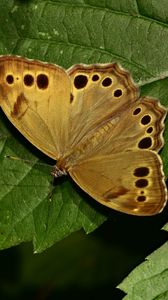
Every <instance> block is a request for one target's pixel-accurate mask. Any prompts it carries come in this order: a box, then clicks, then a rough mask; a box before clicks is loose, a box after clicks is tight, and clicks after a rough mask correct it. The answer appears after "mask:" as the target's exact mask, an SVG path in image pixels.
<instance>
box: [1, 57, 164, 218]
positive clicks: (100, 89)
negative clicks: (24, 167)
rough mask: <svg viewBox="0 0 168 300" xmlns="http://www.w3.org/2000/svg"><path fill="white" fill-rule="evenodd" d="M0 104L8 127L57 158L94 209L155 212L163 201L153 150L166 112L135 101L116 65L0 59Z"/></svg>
mask: <svg viewBox="0 0 168 300" xmlns="http://www.w3.org/2000/svg"><path fill="white" fill-rule="evenodd" d="M0 105H1V108H2V110H3V111H4V113H5V114H6V116H7V117H8V119H9V120H10V121H11V122H12V124H13V125H14V126H15V127H16V128H17V129H18V130H19V131H20V132H21V133H22V134H23V135H24V136H25V137H26V138H27V139H28V140H29V141H30V142H31V143H32V144H33V145H35V146H36V147H37V148H38V149H40V150H41V151H42V152H43V153H45V154H46V155H48V156H49V157H51V158H52V159H54V160H56V161H57V162H56V165H55V167H54V171H53V175H54V176H55V177H58V176H61V175H66V174H69V175H70V176H71V177H72V178H73V180H74V181H75V182H76V183H77V184H78V185H79V186H80V187H81V188H82V189H83V190H84V191H86V192H87V193H88V194H89V195H90V196H91V197H92V198H94V199H95V200H97V201H98V202H100V203H101V204H103V205H105V206H107V207H109V208H112V209H115V210H117V211H120V212H124V213H127V214H132V215H139V216H140V215H142V216H147V215H154V214H157V213H159V212H161V211H162V210H163V208H164V206H165V205H166V202H167V189H166V185H165V177H164V173H163V166H162V161H161V158H160V156H159V155H158V152H159V150H160V149H161V148H162V147H163V143H164V141H163V130H164V120H165V117H166V112H167V110H166V108H164V107H163V106H162V105H161V104H160V102H159V101H158V100H154V99H151V98H149V97H140V96H139V89H138V87H137V86H136V85H135V84H134V82H133V80H132V78H131V75H130V73H129V72H128V71H126V70H124V69H123V68H122V67H121V66H120V65H119V64H117V63H108V64H92V65H83V64H77V65H74V66H72V67H71V68H70V69H68V70H64V69H63V68H61V67H59V66H57V65H54V64H49V63H44V62H40V61H35V60H29V59H26V58H22V57H18V56H1V57H0Z"/></svg>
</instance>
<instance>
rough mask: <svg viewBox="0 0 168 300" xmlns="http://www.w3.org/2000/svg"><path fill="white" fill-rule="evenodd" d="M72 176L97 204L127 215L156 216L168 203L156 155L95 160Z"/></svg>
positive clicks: (73, 170) (75, 168)
mask: <svg viewBox="0 0 168 300" xmlns="http://www.w3.org/2000/svg"><path fill="white" fill-rule="evenodd" d="M69 173H70V175H71V176H72V178H73V180H74V181H75V182H76V183H77V184H78V185H79V186H80V187H81V188H82V189H83V190H84V191H86V192H87V193H88V194H89V195H90V196H92V197H93V198H94V199H95V200H97V201H98V202H100V203H101V204H103V205H105V206H108V207H110V208H112V209H115V210H118V211H121V212H124V213H127V214H133V215H139V216H147V215H154V214H157V213H159V212H161V211H162V209H163V208H164V206H165V204H166V201H167V190H166V186H165V183H164V174H163V170H162V162H161V160H160V157H159V155H158V154H156V153H154V152H153V151H149V150H144V151H142V150H141V151H128V152H124V153H118V154H117V153H116V154H113V155H108V156H107V155H106V156H98V157H93V158H92V159H88V160H85V161H83V162H82V163H80V164H78V165H76V166H72V167H71V168H70V169H69Z"/></svg>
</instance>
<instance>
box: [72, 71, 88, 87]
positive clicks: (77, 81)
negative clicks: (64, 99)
mask: <svg viewBox="0 0 168 300" xmlns="http://www.w3.org/2000/svg"><path fill="white" fill-rule="evenodd" d="M87 83H88V78H87V76H86V75H82V74H81V75H77V76H76V77H75V78H74V86H75V87H76V89H78V90H79V89H83V88H84V87H85V86H86V85H87Z"/></svg>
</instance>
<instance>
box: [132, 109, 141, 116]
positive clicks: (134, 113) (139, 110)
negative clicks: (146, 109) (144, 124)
mask: <svg viewBox="0 0 168 300" xmlns="http://www.w3.org/2000/svg"><path fill="white" fill-rule="evenodd" d="M141 111H142V108H141V107H137V108H136V109H135V110H134V111H133V115H134V116H136V115H139V113H140V112H141Z"/></svg>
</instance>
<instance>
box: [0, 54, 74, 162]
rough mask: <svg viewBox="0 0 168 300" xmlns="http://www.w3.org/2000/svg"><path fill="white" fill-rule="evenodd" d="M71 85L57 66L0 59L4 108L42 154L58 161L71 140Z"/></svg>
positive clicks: (0, 102)
mask: <svg viewBox="0 0 168 300" xmlns="http://www.w3.org/2000/svg"><path fill="white" fill-rule="evenodd" d="M70 92H71V83H70V80H69V77H68V75H67V73H66V72H65V71H64V70H63V69H62V68H60V67H58V66H56V65H51V64H47V63H41V62H38V61H31V60H28V59H24V58H21V57H16V56H2V57H0V104H1V107H2V110H3V111H4V112H5V114H6V115H7V117H8V119H9V120H10V121H11V122H12V123H13V125H14V126H15V127H16V128H17V129H18V130H19V131H20V132H21V133H22V134H23V135H24V136H25V137H26V138H27V139H28V140H29V141H30V142H31V143H32V144H34V145H35V146H36V147H37V148H39V149H40V150H41V151H42V152H44V153H45V154H47V155H48V156H50V157H52V158H53V159H57V158H58V157H59V156H61V154H62V153H63V152H64V151H65V146H66V144H67V139H68V131H67V130H65V129H66V128H67V123H68V116H69V104H70Z"/></svg>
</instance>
